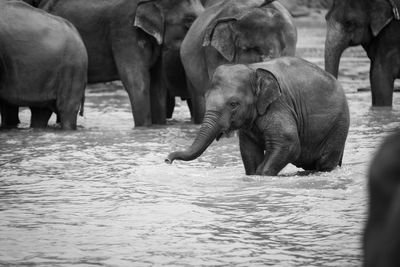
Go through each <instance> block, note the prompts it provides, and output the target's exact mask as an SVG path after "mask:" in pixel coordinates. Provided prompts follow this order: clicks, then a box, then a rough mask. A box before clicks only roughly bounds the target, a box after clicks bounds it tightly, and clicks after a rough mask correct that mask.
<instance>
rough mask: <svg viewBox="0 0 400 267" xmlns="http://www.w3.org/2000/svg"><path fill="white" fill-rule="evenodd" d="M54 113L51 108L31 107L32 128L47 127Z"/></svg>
mask: <svg viewBox="0 0 400 267" xmlns="http://www.w3.org/2000/svg"><path fill="white" fill-rule="evenodd" d="M52 113H53V111H52V110H51V109H49V108H37V107H31V128H46V127H47V123H48V122H49V119H50V117H51V114H52Z"/></svg>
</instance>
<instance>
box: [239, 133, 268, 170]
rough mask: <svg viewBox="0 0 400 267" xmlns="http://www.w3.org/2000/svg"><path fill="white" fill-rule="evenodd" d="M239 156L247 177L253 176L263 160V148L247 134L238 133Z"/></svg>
mask: <svg viewBox="0 0 400 267" xmlns="http://www.w3.org/2000/svg"><path fill="white" fill-rule="evenodd" d="M239 144H240V154H241V156H242V161H243V165H244V169H245V170H246V174H247V175H255V174H256V171H257V167H258V166H259V165H260V164H261V162H262V161H263V158H264V148H263V146H260V145H259V144H258V143H257V142H256V140H254V138H252V137H251V136H250V134H248V133H247V132H245V131H243V130H241V131H239Z"/></svg>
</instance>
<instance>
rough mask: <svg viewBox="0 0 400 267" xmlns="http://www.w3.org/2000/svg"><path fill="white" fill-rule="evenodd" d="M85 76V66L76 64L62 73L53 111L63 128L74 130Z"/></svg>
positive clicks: (83, 92)
mask: <svg viewBox="0 0 400 267" xmlns="http://www.w3.org/2000/svg"><path fill="white" fill-rule="evenodd" d="M78 66H79V67H78ZM86 76H87V70H86V66H85V65H78V64H76V65H74V66H70V67H69V68H68V69H67V70H66V72H65V73H64V75H62V80H61V85H60V86H62V87H61V88H59V89H58V91H59V93H58V94H57V100H56V102H55V107H54V112H55V113H56V114H57V121H58V120H59V121H60V125H61V129H63V130H76V125H77V119H78V112H79V108H80V107H81V103H82V99H83V98H84V96H85V87H86Z"/></svg>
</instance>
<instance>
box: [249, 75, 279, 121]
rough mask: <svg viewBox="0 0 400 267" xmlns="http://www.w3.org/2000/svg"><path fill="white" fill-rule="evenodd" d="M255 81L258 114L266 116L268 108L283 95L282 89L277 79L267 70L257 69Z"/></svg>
mask: <svg viewBox="0 0 400 267" xmlns="http://www.w3.org/2000/svg"><path fill="white" fill-rule="evenodd" d="M253 79H254V81H253V86H254V87H255V96H256V108H257V112H258V114H259V115H264V114H265V112H267V109H268V107H269V106H270V105H271V104H272V103H273V102H275V101H276V100H278V98H279V97H280V96H281V95H282V89H281V86H280V85H279V82H278V80H277V79H276V77H275V76H274V75H273V74H272V73H271V72H269V71H267V70H265V69H260V68H259V69H257V70H256V73H255V75H254V78H253Z"/></svg>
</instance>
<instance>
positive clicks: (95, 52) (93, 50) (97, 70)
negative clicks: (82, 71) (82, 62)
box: [86, 40, 119, 83]
mask: <svg viewBox="0 0 400 267" xmlns="http://www.w3.org/2000/svg"><path fill="white" fill-rule="evenodd" d="M95 43H96V44H94V43H92V41H91V42H89V43H86V46H87V50H88V59H89V65H88V82H89V83H99V82H110V81H114V80H118V79H119V75H118V70H117V67H116V64H115V60H114V55H113V53H112V50H111V47H110V46H111V45H110V44H107V43H105V41H100V40H99V42H95Z"/></svg>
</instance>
